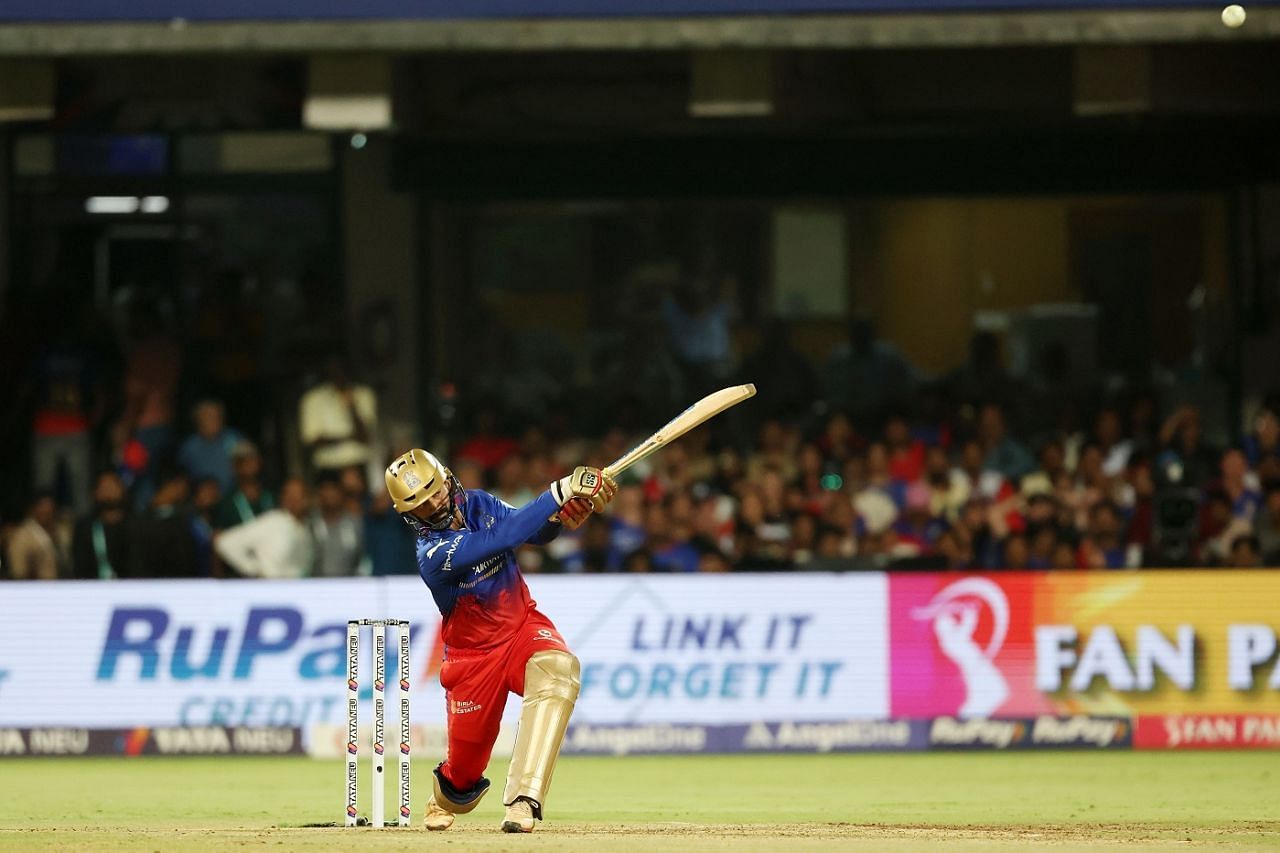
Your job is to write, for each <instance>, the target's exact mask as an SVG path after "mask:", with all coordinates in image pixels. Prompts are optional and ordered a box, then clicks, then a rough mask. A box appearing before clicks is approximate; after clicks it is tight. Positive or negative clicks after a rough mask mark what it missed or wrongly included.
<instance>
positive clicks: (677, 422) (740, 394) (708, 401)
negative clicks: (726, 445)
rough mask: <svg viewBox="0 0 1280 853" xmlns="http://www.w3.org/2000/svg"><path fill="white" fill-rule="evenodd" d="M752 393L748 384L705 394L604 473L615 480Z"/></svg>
mask: <svg viewBox="0 0 1280 853" xmlns="http://www.w3.org/2000/svg"><path fill="white" fill-rule="evenodd" d="M755 393H756V386H755V385H753V384H752V383H750V382H748V383H747V384H745V385H731V386H729V387H728V388H721V389H720V390H719V391H716V392H714V393H711V394H708V395H707V396H705V397H703V398H702V399H701V400H699V401H698V402H696V403H694V404H693V405H692V406H690V407H689V408H687V409H685V410H684V411H683V412H681V413H680V414H678V415H676V416H675V417H674V418H672V419H671V420H670V421H669V422H668V423H667V425H666V426H664V427H662V429H660V430H658V431H657V432H655V433H654V434H653V435H651V436H649V437H648V438H646V439H645V440H644V441H642V442H640V443H639V444H637V445H636V446H635V447H633V448H631V449H630V450H628V451H627V452H626V453H624V454H623V455H622V456H621V457H619V458H618V459H617V460H616V461H614V462H613V463H611V464H610V465H609V466H608V467H606V468H605V469H604V472H605V474H607V475H608V476H610V477H616V476H617V475H618V474H621V473H622V472H623V471H625V470H627V469H628V468H630V467H631V466H632V465H634V464H636V463H637V462H639V461H640V460H641V459H645V458H647V457H649V456H651V455H653V454H654V453H656V452H657V451H659V450H661V449H662V448H664V447H666V446H667V445H668V444H670V443H671V442H673V441H675V440H676V439H677V438H679V437H680V436H682V435H684V434H685V433H686V432H688V431H689V430H691V429H693V428H694V427H696V426H700V425H702V424H704V423H706V422H707V421H709V420H711V419H712V418H714V417H715V416H716V415H718V414H720V413H721V412H723V411H724V410H725V409H730V408H732V407H734V406H736V405H738V404H739V403H741V402H742V401H743V400H749V399H750V398H752V397H754V396H755Z"/></svg>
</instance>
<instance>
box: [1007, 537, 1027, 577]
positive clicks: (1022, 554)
mask: <svg viewBox="0 0 1280 853" xmlns="http://www.w3.org/2000/svg"><path fill="white" fill-rule="evenodd" d="M1000 565H1001V567H1002V568H1005V569H1029V568H1031V549H1030V547H1029V546H1028V544H1027V537H1025V536H1023V535H1022V534H1020V533H1015V534H1014V535H1012V536H1010V537H1009V538H1008V539H1005V540H1004V554H1003V559H1002V560H1001V561H1000Z"/></svg>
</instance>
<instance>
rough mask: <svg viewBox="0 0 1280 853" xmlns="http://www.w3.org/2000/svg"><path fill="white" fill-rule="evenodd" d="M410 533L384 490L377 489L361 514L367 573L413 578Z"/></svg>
mask: <svg viewBox="0 0 1280 853" xmlns="http://www.w3.org/2000/svg"><path fill="white" fill-rule="evenodd" d="M416 538H417V537H416V536H414V533H413V530H412V529H411V528H410V527H409V525H407V524H405V523H404V519H403V518H401V516H400V513H398V512H396V510H395V507H394V506H392V505H391V496H390V495H389V494H387V490H386V489H378V490H376V491H375V492H374V493H373V495H372V496H371V497H370V499H369V508H368V510H366V511H365V515H364V541H365V547H366V548H368V550H369V570H370V573H371V574H373V575H375V576H376V575H416V574H417V573H418V559H417V556H416V555H415V550H414V549H415V547H416V546H415V544H414V543H415V540H416Z"/></svg>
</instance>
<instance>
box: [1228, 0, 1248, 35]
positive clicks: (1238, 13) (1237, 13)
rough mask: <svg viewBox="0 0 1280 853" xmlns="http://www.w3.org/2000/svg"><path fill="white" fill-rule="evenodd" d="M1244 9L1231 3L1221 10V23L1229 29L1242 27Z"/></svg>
mask: <svg viewBox="0 0 1280 853" xmlns="http://www.w3.org/2000/svg"><path fill="white" fill-rule="evenodd" d="M1244 18H1245V14H1244V7H1243V6H1241V5H1239V4H1238V3H1232V4H1231V5H1230V6H1228V7H1227V8H1225V9H1223V10H1222V23H1224V24H1226V25H1227V26H1228V27H1231V29H1233V30H1234V29H1235V28H1236V27H1240V26H1243V25H1244Z"/></svg>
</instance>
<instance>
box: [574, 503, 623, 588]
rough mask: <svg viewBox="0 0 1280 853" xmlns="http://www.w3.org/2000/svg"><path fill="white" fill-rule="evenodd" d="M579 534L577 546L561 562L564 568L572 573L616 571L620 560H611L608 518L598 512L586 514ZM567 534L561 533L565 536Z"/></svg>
mask: <svg viewBox="0 0 1280 853" xmlns="http://www.w3.org/2000/svg"><path fill="white" fill-rule="evenodd" d="M579 530H580V531H581V536H580V538H579V543H578V547H577V548H575V549H574V550H573V551H572V552H571V553H570V554H568V555H567V556H566V557H565V558H564V559H563V560H562V562H561V564H562V566H563V567H564V570H565V571H566V572H570V573H573V574H578V573H583V574H599V573H601V572H616V571H618V569H619V568H621V561H619V562H618V563H617V564H616V565H615V564H614V563H613V562H611V561H612V560H613V549H612V548H611V547H610V542H609V519H608V518H606V517H605V516H603V515H600V514H599V513H594V512H593V513H592V514H591V515H589V516H587V520H586V522H585V523H584V524H583V525H582V527H581V528H579ZM566 535H567V534H561V536H560V538H561V539H563V538H565V536H566Z"/></svg>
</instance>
